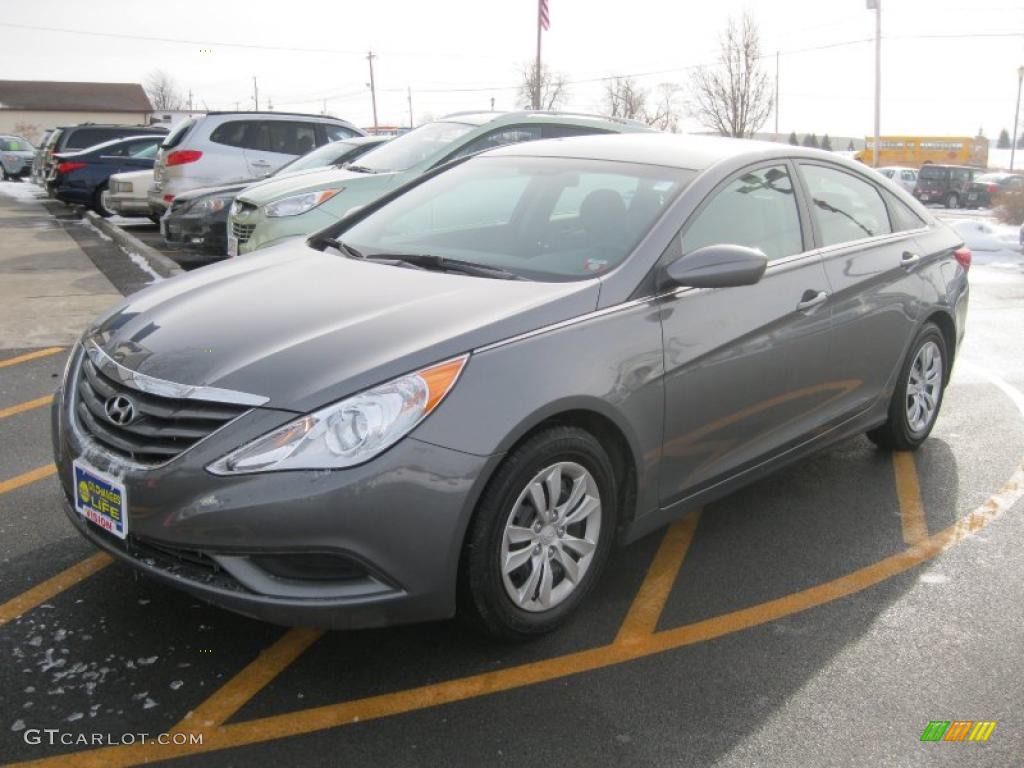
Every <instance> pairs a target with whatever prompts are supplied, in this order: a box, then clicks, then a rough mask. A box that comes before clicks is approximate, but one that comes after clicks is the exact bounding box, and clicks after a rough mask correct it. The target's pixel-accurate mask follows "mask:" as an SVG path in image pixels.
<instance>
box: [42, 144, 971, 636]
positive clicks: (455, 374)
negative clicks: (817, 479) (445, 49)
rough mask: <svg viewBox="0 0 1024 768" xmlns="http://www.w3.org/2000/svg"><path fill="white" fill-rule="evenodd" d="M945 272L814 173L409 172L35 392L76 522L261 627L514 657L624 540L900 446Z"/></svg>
mask: <svg viewBox="0 0 1024 768" xmlns="http://www.w3.org/2000/svg"><path fill="white" fill-rule="evenodd" d="M969 266H970V251H968V250H967V249H965V248H964V247H963V243H962V241H961V240H960V239H959V238H958V237H957V235H956V234H955V233H954V232H953V231H952V230H950V229H949V228H947V227H946V226H945V225H943V224H941V223H939V222H937V221H936V220H935V219H933V218H932V217H931V215H930V214H929V213H928V212H927V211H926V210H925V209H924V208H923V207H922V206H921V205H920V204H918V203H917V202H916V201H914V200H913V199H912V198H910V197H909V196H908V195H907V194H906V193H905V192H904V191H902V190H901V189H899V188H898V187H896V186H894V185H892V184H891V183H889V182H888V181H887V180H885V179H883V178H882V177H880V176H879V175H877V174H875V173H873V172H871V171H870V170H867V169H863V168H862V167H861V166H858V165H856V164H853V163H849V162H846V161H843V160H841V159H837V158H836V157H835V156H834V155H832V154H828V153H823V152H818V151H815V150H806V149H801V148H797V147H792V146H788V145H774V144H762V143H757V142H751V141H737V140H729V139H712V138H699V137H679V136H668V135H661V134H649V135H647V134H634V135H618V136H596V137H580V138H572V139H563V140H557V141H541V142H536V143H530V144H523V145H518V146H511V147H505V148H502V149H498V150H494V151H490V152H486V153H483V154H481V155H477V156H473V157H470V158H463V159H461V160H459V161H456V162H454V163H451V164H449V165H448V166H446V167H442V168H440V169H438V170H436V171H433V172H431V173H429V174H427V175H426V176H424V177H420V178H417V179H416V180H414V181H412V182H410V183H409V184H407V185H406V186H405V187H403V188H401V189H399V190H397V191H396V192H394V193H393V194H391V195H389V196H387V197H385V198H383V199H381V200H379V201H377V202H376V203H373V204H371V205H369V206H367V207H365V208H362V209H360V210H358V211H356V212H353V213H351V214H350V215H349V216H348V217H347V218H345V219H343V220H342V221H341V222H339V223H338V224H337V225H335V226H333V227H332V228H330V229H328V230H324V231H322V232H320V233H318V234H316V235H314V236H313V237H311V238H310V239H309V240H308V241H307V242H302V241H291V242H288V243H284V244H281V245H279V246H276V247H272V248H268V249H266V250H262V251H260V252H259V253H256V254H254V255H250V256H246V257H242V258H237V259H234V260H230V261H228V262H225V263H222V264H219V265H216V266H213V267H209V268H205V269H202V270H198V271H196V272H193V273H190V274H188V275H184V276H181V277H178V278H175V279H174V280H169V281H166V282H162V283H159V284H157V285H155V286H153V287H151V288H149V289H147V290H145V291H143V292H141V293H139V294H136V295H135V296H132V297H130V298H128V299H126V300H125V301H124V302H123V303H122V304H121V305H120V306H117V307H115V308H114V309H113V310H112V311H110V312H109V313H108V314H107V315H105V316H104V317H102V318H100V319H99V320H98V321H97V322H96V323H95V324H94V325H93V326H92V327H90V328H89V329H87V331H86V332H85V334H84V335H83V338H82V341H81V343H80V344H78V345H77V346H76V348H75V350H74V352H73V354H72V356H71V359H70V361H69V363H68V368H67V373H66V375H65V378H64V382H63V385H62V389H61V391H60V392H59V393H58V396H57V397H55V399H54V409H53V427H54V429H53V435H54V450H55V454H56V463H57V467H58V470H59V476H60V479H61V482H62V485H63V488H64V498H65V505H66V511H67V514H68V517H69V519H70V520H71V522H72V523H73V525H74V526H75V527H76V528H77V529H78V530H79V531H80V532H81V533H82V534H83V535H84V536H86V537H87V538H88V539H90V540H91V541H92V542H94V543H95V544H96V545H97V546H99V547H100V548H102V549H104V550H106V551H108V552H110V553H111V554H113V555H115V556H116V557H118V558H120V559H121V560H124V561H126V562H128V563H130V564H131V565H133V566H134V567H135V568H137V569H139V570H141V571H143V572H146V573H148V574H150V575H151V576H153V577H155V578H157V579H160V580H162V581H164V582H165V583H167V584H170V585H172V586H175V587H178V588H181V589H185V590H188V591H189V592H192V593H194V594H196V595H199V596H200V597H203V598H205V599H207V600H209V601H211V602H213V603H217V604H219V605H222V606H225V607H227V608H230V609H233V610H236V611H239V612H241V613H244V614H247V615H251V616H256V617H260V618H263V619H266V620H269V621H274V622H280V623H286V624H313V625H320V626H329V627H336V628H345V627H365V626H374V625H382V624H389V623H399V622H411V621H422V620H429V619H438V618H443V617H447V616H451V615H453V614H454V613H455V612H456V609H457V607H458V608H459V609H460V610H461V612H462V613H463V614H464V615H466V616H467V617H471V618H472V619H474V620H475V621H476V622H477V623H478V624H479V625H480V626H482V627H483V628H484V629H486V630H487V631H489V632H491V633H492V634H494V635H497V636H500V637H506V638H528V637H531V636H535V635H538V634H540V633H543V632H546V631H549V630H551V629H553V628H554V627H556V626H558V625H559V624H561V623H563V622H564V621H565V620H566V619H567V618H568V617H569V615H570V614H571V613H572V612H573V611H574V610H575V609H576V608H577V607H578V605H579V604H580V602H581V601H583V600H584V598H585V597H586V594H587V593H588V592H589V590H590V589H591V587H592V586H593V584H594V582H595V581H596V580H597V578H598V577H599V575H600V573H601V570H602V568H603V567H604V565H605V562H606V560H607V558H608V553H609V550H610V548H611V546H612V544H613V541H615V540H618V541H621V542H628V541H631V540H634V539H636V538H638V537H640V536H644V535H645V534H648V533H650V532H651V531H654V530H656V529H657V528H659V527H661V526H663V525H665V524H666V523H668V522H669V521H671V520H672V519H674V518H676V517H678V516H679V515H681V514H683V513H684V512H686V511H687V510H689V509H692V508H693V507H695V506H697V505H702V504H706V503H708V502H710V501H712V500H714V499H717V498H720V497H722V496H724V495H726V494H728V493H729V492H730V491H732V490H734V489H735V488H737V487H739V486H741V485H743V484H746V483H749V482H751V481H752V480H754V479H756V478H758V477H761V476H763V475H765V474H766V473H768V472H770V471H772V470H774V469H776V468H778V467H781V466H783V465H785V464H789V463H791V462H794V461H798V460H800V459H802V458H803V457H805V456H807V455H808V454H809V453H811V452H812V451H816V450H820V449H821V448H823V447H825V446H827V445H830V444H833V443H835V442H836V441H838V440H842V439H844V438H848V437H850V436H853V435H857V434H860V433H865V432H866V433H867V435H868V437H870V439H871V440H873V441H874V442H875V443H877V444H878V445H879V446H881V447H883V448H897V449H913V448H916V447H917V446H919V445H920V444H921V443H922V442H923V441H924V440H925V439H926V438H927V437H928V434H929V432H930V431H931V429H932V426H933V425H934V423H935V419H936V417H937V415H938V413H939V408H940V405H941V403H942V396H943V391H944V388H945V385H946V382H947V381H948V379H949V374H950V370H951V367H952V364H953V359H954V356H955V354H956V351H957V349H958V348H959V345H960V341H961V339H962V336H963V332H964V321H965V315H966V311H967V297H968V282H967V270H968V268H969Z"/></svg>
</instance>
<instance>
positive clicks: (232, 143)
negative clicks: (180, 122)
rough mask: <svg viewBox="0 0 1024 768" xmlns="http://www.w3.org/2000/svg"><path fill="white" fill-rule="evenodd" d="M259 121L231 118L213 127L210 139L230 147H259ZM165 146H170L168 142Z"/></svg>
mask: <svg viewBox="0 0 1024 768" xmlns="http://www.w3.org/2000/svg"><path fill="white" fill-rule="evenodd" d="M258 125H259V124H258V123H256V122H255V121H253V120H229V121H228V122H226V123H222V124H220V125H218V126H217V127H216V128H214V129H213V133H211V134H210V141H212V142H215V143H217V144H225V145H227V146H229V147H241V148H245V147H249V148H250V149H257V146H256V143H257V141H258V133H259V131H258ZM164 146H165V147H166V146H168V145H167V144H166V143H165V144H164Z"/></svg>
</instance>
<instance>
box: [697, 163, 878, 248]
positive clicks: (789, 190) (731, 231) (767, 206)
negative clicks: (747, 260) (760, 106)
mask: <svg viewBox="0 0 1024 768" xmlns="http://www.w3.org/2000/svg"><path fill="white" fill-rule="evenodd" d="M879 202H881V200H879ZM681 245H682V253H684V254H686V253H690V252H691V251H695V250H697V249H698V248H703V247H704V246H706V245H744V246H747V247H748V248H760V249H761V251H762V252H763V253H764V255H765V256H767V257H768V259H769V260H775V259H781V258H784V257H786V256H792V255H794V254H797V253H801V252H802V251H803V250H804V245H803V234H802V232H801V231H800V214H799V213H798V212H797V205H796V196H795V195H794V194H793V180H792V178H790V175H789V171H787V170H786V166H784V165H773V166H771V167H769V168H758V169H757V170H755V171H748V172H747V173H744V174H743V175H742V176H740V177H739V178H737V179H735V180H733V181H731V182H729V183H728V184H726V186H725V187H724V188H723V189H721V190H720V191H718V192H716V193H715V195H714V197H712V198H711V201H710V202H709V203H708V204H707V205H706V206H705V207H704V208H703V210H701V211H700V212H699V213H698V214H696V218H694V219H693V220H692V221H691V223H690V224H689V226H688V227H687V229H686V232H685V233H684V234H683V238H682V243H681Z"/></svg>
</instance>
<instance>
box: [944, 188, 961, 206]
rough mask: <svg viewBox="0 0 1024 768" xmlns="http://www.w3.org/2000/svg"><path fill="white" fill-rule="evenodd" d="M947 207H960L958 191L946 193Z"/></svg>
mask: <svg viewBox="0 0 1024 768" xmlns="http://www.w3.org/2000/svg"><path fill="white" fill-rule="evenodd" d="M946 207H947V208H959V207H960V195H958V194H957V193H956V192H950V193H949V194H948V195H946Z"/></svg>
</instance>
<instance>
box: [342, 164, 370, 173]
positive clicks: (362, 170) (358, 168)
mask: <svg viewBox="0 0 1024 768" xmlns="http://www.w3.org/2000/svg"><path fill="white" fill-rule="evenodd" d="M345 170H346V171H355V172H356V173H376V171H375V170H373V168H367V167H366V166H365V165H346V166H345Z"/></svg>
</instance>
